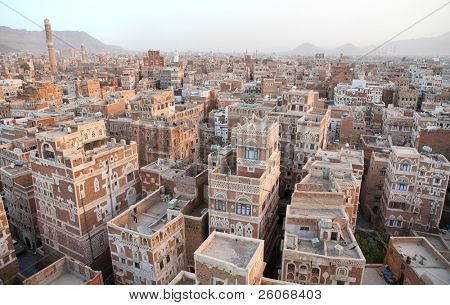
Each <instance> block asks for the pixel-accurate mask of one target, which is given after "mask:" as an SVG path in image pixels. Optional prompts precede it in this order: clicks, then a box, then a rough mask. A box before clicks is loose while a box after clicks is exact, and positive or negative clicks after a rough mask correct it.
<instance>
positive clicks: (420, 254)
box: [393, 238, 450, 285]
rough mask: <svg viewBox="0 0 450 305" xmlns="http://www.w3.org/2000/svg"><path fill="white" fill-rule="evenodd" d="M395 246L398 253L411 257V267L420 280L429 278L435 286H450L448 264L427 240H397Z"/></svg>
mask: <svg viewBox="0 0 450 305" xmlns="http://www.w3.org/2000/svg"><path fill="white" fill-rule="evenodd" d="M393 246H394V247H395V249H396V250H397V252H398V253H400V254H402V255H403V256H409V257H411V264H410V267H411V268H412V269H413V270H414V272H415V273H416V274H417V275H418V276H419V277H420V278H428V279H429V280H430V281H431V282H432V283H433V284H435V285H449V284H450V269H449V265H448V262H447V263H445V261H443V260H442V259H440V257H439V256H438V255H437V253H436V252H435V251H433V248H431V247H428V246H427V244H426V240H425V239H420V238H419V239H415V238H411V239H408V240H402V239H400V240H395V241H394V243H393Z"/></svg>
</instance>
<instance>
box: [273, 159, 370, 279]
mask: <svg viewBox="0 0 450 305" xmlns="http://www.w3.org/2000/svg"><path fill="white" fill-rule="evenodd" d="M341 153H342V151H341V152H339V153H338V152H330V151H319V152H318V153H317V156H316V157H314V158H312V159H310V161H309V162H308V164H307V165H306V166H305V171H306V175H305V177H304V178H303V179H302V181H301V182H300V183H298V184H296V187H295V191H294V193H293V194H292V200H291V204H290V205H288V206H287V209H286V218H285V225H284V229H285V234H284V240H283V242H282V252H283V253H282V262H281V264H282V265H281V280H283V281H288V282H292V283H299V284H325V285H355V284H356V285H357V284H361V282H362V279H363V275H364V267H365V262H366V260H365V258H364V255H363V253H362V251H361V249H360V248H359V246H358V243H357V242H356V239H355V237H354V235H353V231H354V229H355V225H356V216H357V210H358V203H359V190H360V183H361V182H360V180H358V179H357V178H356V177H357V176H356V175H355V172H356V173H357V175H360V173H361V172H362V167H363V166H362V164H361V161H362V160H363V156H362V152H359V153H357V151H353V153H352V152H351V151H348V152H344V154H346V155H347V157H345V156H339V157H338V156H335V157H334V158H333V155H342V154H341ZM327 155H328V156H329V157H330V159H328V157H326V156H327ZM356 155H358V157H356ZM319 156H321V160H314V159H315V158H319ZM348 156H350V158H348Z"/></svg>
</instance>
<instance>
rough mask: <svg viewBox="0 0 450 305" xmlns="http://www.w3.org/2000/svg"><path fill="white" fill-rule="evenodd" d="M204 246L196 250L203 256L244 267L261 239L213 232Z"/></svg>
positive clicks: (254, 252)
mask: <svg viewBox="0 0 450 305" xmlns="http://www.w3.org/2000/svg"><path fill="white" fill-rule="evenodd" d="M204 243H206V246H205V247H204V248H201V249H199V250H200V251H199V250H197V251H199V252H198V253H199V254H201V255H204V256H209V257H212V258H214V259H218V260H222V261H225V262H228V263H230V264H233V265H235V266H237V267H238V268H246V267H247V266H248V264H249V263H250V261H251V260H252V258H253V257H254V256H255V254H256V252H257V251H258V249H259V248H260V247H264V242H263V241H262V240H257V239H252V238H246V237H240V236H235V235H231V234H225V233H219V232H214V233H213V234H211V235H210V236H209V237H208V238H207V240H206V241H205V242H204Z"/></svg>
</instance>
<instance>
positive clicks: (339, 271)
mask: <svg viewBox="0 0 450 305" xmlns="http://www.w3.org/2000/svg"><path fill="white" fill-rule="evenodd" d="M336 275H338V276H348V269H347V268H346V267H342V266H341V267H337V268H336Z"/></svg>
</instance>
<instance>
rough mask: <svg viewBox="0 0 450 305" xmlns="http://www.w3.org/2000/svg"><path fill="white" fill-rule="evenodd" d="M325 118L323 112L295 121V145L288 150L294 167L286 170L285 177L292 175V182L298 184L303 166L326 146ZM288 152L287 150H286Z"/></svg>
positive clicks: (312, 113) (308, 114)
mask: <svg viewBox="0 0 450 305" xmlns="http://www.w3.org/2000/svg"><path fill="white" fill-rule="evenodd" d="M327 126H328V123H327V116H326V115H325V113H324V112H309V113H307V114H305V115H304V116H302V117H301V118H300V119H299V120H298V121H297V128H296V129H295V132H296V144H295V146H294V147H293V151H292V147H291V148H290V153H291V154H292V153H293V154H294V158H293V159H294V166H292V168H291V169H292V170H291V169H286V170H287V176H289V174H291V175H293V176H294V177H293V178H294V180H293V181H294V182H295V183H297V182H300V180H301V172H302V170H303V166H304V165H305V164H306V162H308V159H309V158H310V157H312V156H314V155H315V153H316V152H317V151H318V150H319V149H320V148H324V147H325V145H326V136H327ZM287 150H288V149H287ZM295 183H294V185H295Z"/></svg>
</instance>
